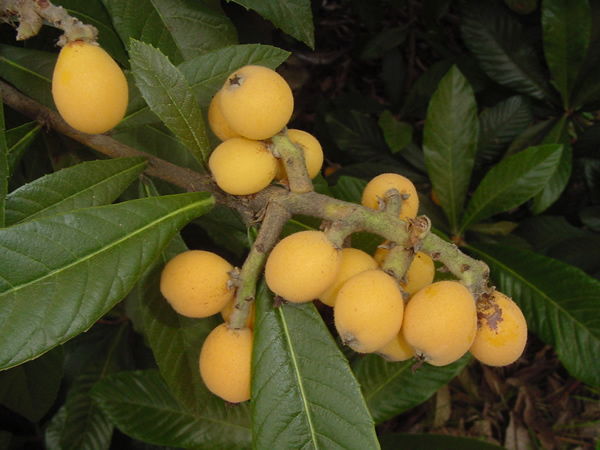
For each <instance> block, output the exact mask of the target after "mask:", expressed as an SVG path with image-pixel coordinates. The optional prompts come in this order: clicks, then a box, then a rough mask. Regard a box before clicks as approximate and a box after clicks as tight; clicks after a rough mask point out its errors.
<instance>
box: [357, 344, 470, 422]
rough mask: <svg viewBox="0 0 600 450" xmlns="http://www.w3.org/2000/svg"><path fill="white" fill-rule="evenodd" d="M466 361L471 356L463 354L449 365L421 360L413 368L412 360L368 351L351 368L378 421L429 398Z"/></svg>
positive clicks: (446, 382)
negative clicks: (427, 362)
mask: <svg viewBox="0 0 600 450" xmlns="http://www.w3.org/2000/svg"><path fill="white" fill-rule="evenodd" d="M469 361H471V357H470V356H469V355H465V356H464V357H463V358H461V359H460V360H458V361H457V362H455V363H452V364H450V365H448V366H444V367H434V366H431V365H429V364H423V365H422V366H421V367H420V368H419V369H418V370H417V371H416V372H413V366H414V365H415V361H413V360H408V361H402V362H393V363H391V362H387V361H386V360H385V359H383V358H382V357H381V356H379V355H367V356H365V357H364V358H363V359H361V360H360V362H359V363H358V364H357V365H356V367H355V369H354V370H355V373H356V378H357V379H358V382H359V383H360V385H361V387H362V391H363V395H364V396H365V401H366V402H367V405H368V406H369V410H370V411H371V414H372V415H373V419H374V420H375V423H381V422H384V421H385V420H388V419H391V418H392V417H394V416H396V415H398V414H400V413H402V412H404V411H408V410H409V409H411V408H414V407H415V406H418V405H420V404H421V403H423V402H424V401H426V400H427V399H429V398H430V397H431V396H432V395H434V394H435V393H436V392H437V391H438V390H439V389H440V388H441V387H442V386H444V385H446V384H448V383H449V382H450V380H452V379H453V378H454V377H455V376H456V375H458V373H459V372H460V371H461V370H462V369H463V368H464V367H465V366H466V365H467V364H468V363H469Z"/></svg>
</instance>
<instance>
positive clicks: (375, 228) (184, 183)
mask: <svg viewBox="0 0 600 450" xmlns="http://www.w3.org/2000/svg"><path fill="white" fill-rule="evenodd" d="M0 92H1V94H2V100H3V102H4V103H5V104H6V105H8V106H10V107H11V108H13V109H15V110H16V111H19V112H20V113H22V114H24V115H25V116H27V117H29V118H31V119H32V120H36V121H38V122H40V123H42V124H43V125H45V126H46V127H51V128H53V129H55V130H56V131H58V132H60V133H62V134H64V135H66V136H68V137H71V138H72V139H75V140H76V141H79V142H81V143H83V144H85V145H87V146H89V147H91V148H93V149H94V150H97V151H98V152H100V153H102V154H104V155H106V156H109V157H111V158H120V157H131V156H144V157H146V158H147V159H148V168H147V169H146V174H148V175H151V176H154V177H157V178H160V179H162V180H164V181H167V182H169V183H171V184H173V185H175V186H180V187H182V188H184V189H186V190H188V191H190V192H192V191H207V192H210V193H211V194H213V195H214V196H215V199H216V200H217V203H219V204H222V205H225V206H227V207H229V208H232V209H235V210H237V211H238V212H239V213H240V214H241V216H242V218H243V219H244V221H245V222H246V223H250V222H252V221H253V220H254V219H255V212H256V211H261V210H262V209H263V208H265V207H266V206H267V205H268V204H270V203H275V204H278V205H279V206H280V207H282V208H283V209H285V210H286V211H287V212H288V213H289V214H302V215H307V216H311V217H317V218H321V219H323V220H327V221H330V222H331V223H334V222H336V221H338V222H340V224H338V225H337V227H336V229H335V233H337V236H338V238H337V241H338V242H339V239H340V238H342V237H345V236H347V235H348V233H352V232H354V231H361V230H364V231H369V232H372V233H374V234H378V235H379V236H381V237H383V238H385V239H387V240H389V241H392V242H396V243H401V244H402V245H406V243H407V242H408V239H409V237H410V231H409V225H408V222H406V221H403V220H401V219H399V218H398V216H397V215H394V214H391V213H390V212H388V211H385V210H384V211H376V210H373V209H370V208H367V207H364V206H361V205H358V204H355V203H350V202H344V201H342V200H337V199H334V198H332V197H329V196H326V195H322V194H318V193H316V192H314V191H310V192H305V193H296V192H289V191H287V190H286V189H283V188H281V187H279V186H269V187H267V188H266V189H264V190H263V191H261V192H259V193H258V194H256V195H255V196H252V197H246V198H238V197H236V196H232V195H228V194H225V193H224V192H223V191H221V190H220V189H219V188H218V187H217V186H216V184H215V183H214V182H213V181H212V180H211V178H210V176H208V175H207V174H200V173H197V172H195V171H193V170H190V169H186V168H183V167H179V166H176V165H174V164H171V163H169V162H167V161H164V160H162V159H160V158H157V157H156V156H154V155H150V154H148V153H145V152H142V151H140V150H137V149H134V148H132V147H128V146H127V145H124V144H122V143H121V142H118V141H116V140H115V139H113V138H111V137H110V136H108V135H90V134H86V133H81V132H79V131H77V130H74V129H73V128H72V127H70V126H69V125H67V124H66V123H65V121H64V120H63V119H62V118H61V117H60V115H59V114H58V113H57V112H55V111H52V110H50V109H48V108H46V107H44V106H42V105H40V104H39V103H37V102H36V101H34V100H32V99H30V98H29V97H27V96H26V95H24V94H22V93H21V92H19V91H18V90H16V89H15V88H14V87H12V86H10V85H9V84H6V83H4V82H2V81H0ZM265 221H266V217H265ZM341 224H343V226H342V225H341ZM268 228H269V225H268V224H265V223H263V226H262V227H261V232H260V233H259V234H262V233H263V232H265V231H264V230H265V229H268ZM260 239H261V238H260V236H259V237H257V241H259V240H260ZM420 239H422V243H421V245H422V248H421V250H422V251H423V252H425V253H427V254H429V255H430V256H431V257H432V258H433V259H434V260H438V261H441V262H442V263H444V264H445V265H446V267H447V268H448V269H449V270H450V272H452V273H453V274H454V275H455V276H456V277H458V278H459V279H460V280H461V281H462V282H463V283H464V284H465V285H466V286H467V287H469V288H470V289H471V291H472V292H473V294H474V295H475V296H476V298H477V297H479V296H480V295H481V294H482V293H485V292H488V291H489V288H488V287H487V283H488V277H489V268H488V267H487V265H486V264H485V263H484V262H482V261H478V260H476V259H473V258H471V257H469V256H467V255H466V254H464V253H462V252H461V251H460V250H459V249H458V247H457V246H456V245H454V244H451V243H449V242H447V241H444V240H443V239H441V238H439V237H438V236H436V235H435V234H433V233H426V235H424V236H421V237H420ZM342 242H343V239H342ZM417 245H418V244H417ZM265 248H267V249H270V247H268V246H266V247H265Z"/></svg>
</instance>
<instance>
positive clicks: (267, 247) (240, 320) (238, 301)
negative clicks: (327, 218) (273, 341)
mask: <svg viewBox="0 0 600 450" xmlns="http://www.w3.org/2000/svg"><path fill="white" fill-rule="evenodd" d="M290 218H291V214H290V213H289V212H288V211H287V210H286V209H284V208H282V207H281V205H278V204H277V203H270V204H269V205H268V206H267V208H266V211H265V215H264V219H263V222H262V225H261V227H260V230H259V232H258V235H257V236H256V240H255V241H254V244H253V245H252V248H251V249H250V252H249V253H248V256H247V257H246V260H245V261H244V265H243V266H242V270H241V271H240V274H239V277H238V288H237V292H236V294H235V300H234V304H233V312H232V313H231V317H230V319H229V327H230V328H233V329H240V328H244V327H245V324H246V319H247V318H248V315H249V314H250V313H251V311H252V302H253V301H254V299H255V297H256V285H257V283H258V279H259V278H260V275H261V274H262V271H263V269H264V267H265V264H266V261H267V256H268V255H269V253H270V252H271V250H272V249H273V247H274V246H275V244H276V243H277V240H278V239H279V235H280V234H281V230H282V229H283V226H284V225H285V223H286V222H287V221H288V220H289V219H290Z"/></svg>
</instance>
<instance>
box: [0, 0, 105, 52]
mask: <svg viewBox="0 0 600 450" xmlns="http://www.w3.org/2000/svg"><path fill="white" fill-rule="evenodd" d="M13 15H17V16H18V19H19V26H18V27H17V40H18V41H20V40H25V39H29V38H31V37H33V36H35V35H36V34H37V33H38V32H39V30H40V28H41V26H42V24H43V21H47V22H49V23H50V24H52V25H53V26H55V27H56V28H59V29H61V30H63V31H64V35H63V36H61V38H60V39H59V41H58V45H59V46H61V47H62V46H64V45H66V44H68V43H69V42H71V41H76V40H83V41H87V42H92V43H93V42H96V40H97V39H98V30H97V29H96V28H95V27H94V26H92V25H86V24H84V23H83V22H81V21H80V20H79V19H76V18H75V17H72V16H71V15H69V13H68V12H67V10H66V9H64V8H63V7H62V6H56V5H53V4H52V3H50V1H48V0H0V17H10V16H13Z"/></svg>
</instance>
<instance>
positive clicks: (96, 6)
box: [54, 0, 129, 66]
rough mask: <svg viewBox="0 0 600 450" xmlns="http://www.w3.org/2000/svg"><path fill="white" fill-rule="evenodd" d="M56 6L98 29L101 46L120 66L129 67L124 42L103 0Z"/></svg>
mask: <svg viewBox="0 0 600 450" xmlns="http://www.w3.org/2000/svg"><path fill="white" fill-rule="evenodd" d="M54 4H56V5H60V6H62V7H63V8H65V9H66V10H67V12H68V13H69V14H70V15H71V16H74V17H77V18H78V19H79V20H81V21H82V22H83V23H85V24H89V25H93V26H94V27H96V29H97V30H98V43H99V44H100V46H101V47H102V48H103V49H104V50H106V51H107V52H108V53H109V54H110V55H111V56H112V57H113V58H115V59H116V60H117V61H118V62H119V63H120V64H122V65H123V66H127V65H128V63H129V61H128V58H127V54H126V53H125V49H124V47H123V42H121V39H120V38H119V36H118V35H117V33H116V32H115V30H114V28H113V25H112V22H111V20H110V17H109V15H108V13H107V11H106V8H105V7H104V5H103V4H102V1H101V0H91V1H90V0H87V1H81V0H58V1H55V2H54Z"/></svg>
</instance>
